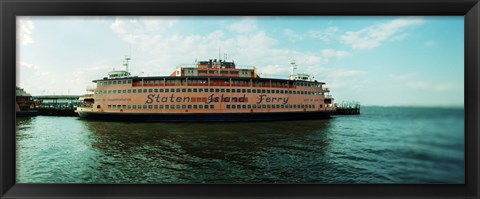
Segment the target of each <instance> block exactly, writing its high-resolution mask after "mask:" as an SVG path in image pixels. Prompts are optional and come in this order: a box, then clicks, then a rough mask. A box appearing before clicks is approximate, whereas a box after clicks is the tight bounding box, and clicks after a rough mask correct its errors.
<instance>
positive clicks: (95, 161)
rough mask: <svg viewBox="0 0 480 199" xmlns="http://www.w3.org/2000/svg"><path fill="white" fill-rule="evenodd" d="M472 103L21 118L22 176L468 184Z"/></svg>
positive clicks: (20, 179)
mask: <svg viewBox="0 0 480 199" xmlns="http://www.w3.org/2000/svg"><path fill="white" fill-rule="evenodd" d="M463 131H464V110H463V109H445V108H399V107H363V110H362V114H361V115H356V116H337V117H334V118H332V119H329V120H316V121H315V120H313V121H312V120H310V121H282V122H252V123H245V122H241V123H125V122H103V121H94V120H82V119H79V118H75V117H52V116H37V117H31V118H17V132H16V135H17V136H16V140H17V143H16V146H17V173H16V174H17V183H463V182H464V151H463V148H464V133H463Z"/></svg>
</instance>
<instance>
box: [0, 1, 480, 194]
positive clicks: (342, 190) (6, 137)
mask: <svg viewBox="0 0 480 199" xmlns="http://www.w3.org/2000/svg"><path fill="white" fill-rule="evenodd" d="M61 15H66V16H73V15H99V16H106V15H252V16H253V15H258V16H261V15H460V16H464V17H465V18H464V20H465V96H464V97H465V98H464V99H465V103H464V104H465V184H456V185H454V184H320V185H318V184H290V185H287V184H279V185H276V184H164V185H135V184H118V185H113V184H16V183H15V111H14V103H15V101H14V100H15V74H16V73H15V70H16V67H15V66H16V63H15V61H16V44H15V43H16V39H15V38H16V37H15V35H16V33H15V31H16V24H15V23H16V22H15V17H16V16H61ZM0 21H1V23H0V30H1V33H0V34H1V37H0V44H1V50H0V63H1V65H0V75H1V78H0V88H1V90H0V91H1V92H0V104H1V105H0V127H1V133H0V197H1V199H4V198H5V199H7V198H372V197H379V198H480V193H479V190H480V189H479V188H480V183H479V177H480V172H479V170H480V158H479V157H480V154H479V151H480V141H479V130H480V128H479V127H480V120H479V117H478V116H479V113H480V109H479V108H480V107H479V106H478V104H479V100H480V98H479V90H478V89H479V84H480V80H479V76H480V73H479V66H480V26H479V25H480V3H479V0H228V1H226V0H203V1H199V0H160V1H157V0H156V1H150V0H140V1H135V0H103V1H95V0H70V1H59V0H35V1H34V0H0Z"/></svg>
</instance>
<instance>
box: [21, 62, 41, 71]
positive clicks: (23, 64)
mask: <svg viewBox="0 0 480 199" xmlns="http://www.w3.org/2000/svg"><path fill="white" fill-rule="evenodd" d="M20 67H25V68H26V69H33V70H36V69H39V68H40V66H38V65H35V64H30V63H27V62H23V61H20Z"/></svg>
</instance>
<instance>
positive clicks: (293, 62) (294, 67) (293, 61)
mask: <svg viewBox="0 0 480 199" xmlns="http://www.w3.org/2000/svg"><path fill="white" fill-rule="evenodd" d="M290 64H291V65H292V66H291V67H292V72H291V73H290V75H291V76H293V75H294V74H295V70H296V69H297V65H295V60H292V62H291V63H290Z"/></svg>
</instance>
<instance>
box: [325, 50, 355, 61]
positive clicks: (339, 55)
mask: <svg viewBox="0 0 480 199" xmlns="http://www.w3.org/2000/svg"><path fill="white" fill-rule="evenodd" d="M322 55H323V56H325V57H335V58H339V59H340V58H344V57H348V56H350V55H351V54H350V52H347V51H341V50H333V49H325V50H322Z"/></svg>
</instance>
